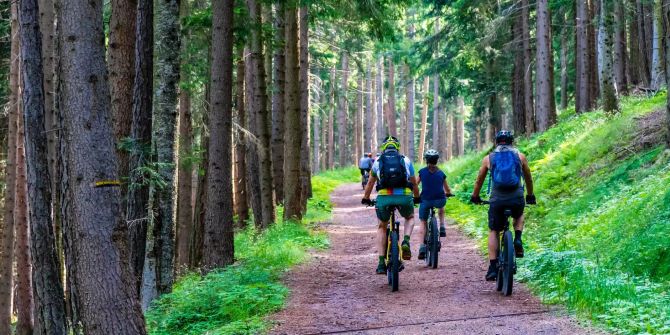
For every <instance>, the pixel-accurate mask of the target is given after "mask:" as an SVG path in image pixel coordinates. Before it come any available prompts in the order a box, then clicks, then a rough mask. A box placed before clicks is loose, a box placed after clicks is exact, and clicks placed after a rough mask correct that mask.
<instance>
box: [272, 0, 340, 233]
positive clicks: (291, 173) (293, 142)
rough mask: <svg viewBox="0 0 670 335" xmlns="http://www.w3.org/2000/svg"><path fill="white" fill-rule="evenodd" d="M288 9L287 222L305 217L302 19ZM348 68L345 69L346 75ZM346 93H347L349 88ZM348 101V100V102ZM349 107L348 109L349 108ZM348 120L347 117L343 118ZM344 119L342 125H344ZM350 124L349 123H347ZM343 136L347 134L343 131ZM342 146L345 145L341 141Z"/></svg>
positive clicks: (285, 164)
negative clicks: (301, 82)
mask: <svg viewBox="0 0 670 335" xmlns="http://www.w3.org/2000/svg"><path fill="white" fill-rule="evenodd" d="M289 7H290V6H287V8H286V11H285V16H284V22H285V24H286V51H285V52H286V88H285V94H286V95H285V97H284V99H285V102H286V114H285V119H284V125H285V127H286V128H285V130H286V131H285V132H284V157H288V156H291V159H286V160H284V219H285V220H290V219H298V220H299V219H300V218H302V213H301V208H300V200H301V193H300V187H301V186H300V160H301V159H302V157H300V156H301V150H300V147H301V136H303V134H302V129H301V128H302V127H301V125H300V114H301V110H300V86H299V80H300V78H299V76H300V63H299V55H298V49H299V46H298V20H297V10H296V9H295V8H289ZM346 60H347V58H346V54H343V61H344V62H345V65H346ZM346 68H347V67H346V66H344V69H345V74H344V78H345V79H346V78H347V75H346ZM344 91H345V92H346V85H345V89H344ZM345 102H346V99H345ZM345 108H346V106H345ZM342 119H344V118H342ZM342 119H340V120H339V121H340V125H342ZM345 124H346V123H345ZM339 132H340V135H342V134H343V132H342V129H341V128H340V129H339ZM340 144H342V142H340ZM344 152H345V150H344V148H342V147H340V165H343V161H344V159H345V156H344Z"/></svg>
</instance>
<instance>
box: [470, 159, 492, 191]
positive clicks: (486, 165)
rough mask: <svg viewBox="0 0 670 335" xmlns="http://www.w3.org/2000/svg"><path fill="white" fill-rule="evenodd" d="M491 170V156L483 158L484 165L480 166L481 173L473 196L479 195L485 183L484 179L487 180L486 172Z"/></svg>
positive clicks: (478, 175)
mask: <svg viewBox="0 0 670 335" xmlns="http://www.w3.org/2000/svg"><path fill="white" fill-rule="evenodd" d="M488 172H489V156H486V157H484V159H482V165H481V167H480V168H479V174H477V181H476V182H475V189H474V190H473V191H472V196H479V192H481V190H482V186H483V185H484V180H486V174H487V173H488Z"/></svg>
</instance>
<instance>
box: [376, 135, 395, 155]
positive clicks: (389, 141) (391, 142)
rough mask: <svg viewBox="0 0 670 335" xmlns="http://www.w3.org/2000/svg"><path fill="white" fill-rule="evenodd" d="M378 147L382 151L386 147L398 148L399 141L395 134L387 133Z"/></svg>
mask: <svg viewBox="0 0 670 335" xmlns="http://www.w3.org/2000/svg"><path fill="white" fill-rule="evenodd" d="M379 148H380V149H381V150H382V151H386V149H395V150H400V141H398V139H397V138H396V137H395V136H391V135H389V136H388V137H386V139H385V140H384V142H382V145H380V146H379Z"/></svg>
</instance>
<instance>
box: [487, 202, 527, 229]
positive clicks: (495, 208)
mask: <svg viewBox="0 0 670 335" xmlns="http://www.w3.org/2000/svg"><path fill="white" fill-rule="evenodd" d="M524 207H526V202H525V201H524V200H523V198H514V199H509V200H500V201H494V202H491V205H490V206H489V229H491V230H495V231H502V230H504V229H505V225H507V224H508V223H507V221H506V220H505V210H506V209H509V210H511V211H512V218H514V219H518V218H519V217H521V215H523V209H524Z"/></svg>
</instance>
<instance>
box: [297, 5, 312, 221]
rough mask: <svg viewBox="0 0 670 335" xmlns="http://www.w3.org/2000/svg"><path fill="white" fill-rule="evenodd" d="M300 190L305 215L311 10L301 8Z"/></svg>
mask: <svg viewBox="0 0 670 335" xmlns="http://www.w3.org/2000/svg"><path fill="white" fill-rule="evenodd" d="M299 13H300V26H299V30H300V38H299V40H300V128H301V129H302V131H301V133H300V135H301V136H300V137H301V141H300V151H301V152H300V157H301V159H300V189H301V191H302V194H301V206H302V212H303V214H304V213H305V212H306V211H307V199H309V198H311V197H312V173H311V171H312V167H311V160H310V159H309V151H310V150H309V149H310V146H309V144H310V138H309V136H310V135H309V134H310V133H311V131H310V124H309V120H310V119H309V110H310V105H309V100H310V99H309V92H310V89H309V87H310V84H309V9H308V7H307V5H304V6H302V7H300V9H299Z"/></svg>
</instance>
